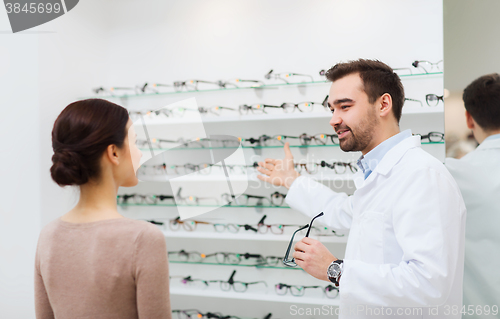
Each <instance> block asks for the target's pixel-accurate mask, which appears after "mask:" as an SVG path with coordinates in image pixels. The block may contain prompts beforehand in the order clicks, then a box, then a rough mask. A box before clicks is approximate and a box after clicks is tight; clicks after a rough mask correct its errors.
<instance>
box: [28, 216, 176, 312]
mask: <svg viewBox="0 0 500 319" xmlns="http://www.w3.org/2000/svg"><path fill="white" fill-rule="evenodd" d="M35 310H36V317H37V319H47V318H58V319H67V318H68V319H69V318H71V319H77V318H86V319H90V318H92V319H129V318H130V319H132V318H134V319H137V318H140V319H143V318H147V319H157V318H162V319H170V318H171V317H172V314H171V309H170V293H169V279H168V258H167V247H166V244H165V238H164V236H163V234H162V233H161V231H160V230H159V229H157V228H156V226H154V225H152V224H150V223H148V222H144V221H138V220H133V219H129V218H117V219H109V220H102V221H97V222H91V223H81V224H74V223H69V222H65V221H62V220H61V219H57V220H55V221H53V222H51V223H49V224H48V225H47V226H45V227H44V229H43V230H42V232H41V233H40V238H39V240H38V247H37V253H36V261H35Z"/></svg>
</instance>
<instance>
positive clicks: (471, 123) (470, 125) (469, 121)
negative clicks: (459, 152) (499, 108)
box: [465, 110, 475, 130]
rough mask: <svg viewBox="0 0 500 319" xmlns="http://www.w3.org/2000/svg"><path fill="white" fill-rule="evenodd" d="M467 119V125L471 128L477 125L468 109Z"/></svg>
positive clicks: (466, 112)
mask: <svg viewBox="0 0 500 319" xmlns="http://www.w3.org/2000/svg"><path fill="white" fill-rule="evenodd" d="M465 120H466V122H467V127H468V128H469V129H470V130H473V129H474V127H475V124H474V119H473V118H472V115H470V113H469V111H467V110H466V111H465Z"/></svg>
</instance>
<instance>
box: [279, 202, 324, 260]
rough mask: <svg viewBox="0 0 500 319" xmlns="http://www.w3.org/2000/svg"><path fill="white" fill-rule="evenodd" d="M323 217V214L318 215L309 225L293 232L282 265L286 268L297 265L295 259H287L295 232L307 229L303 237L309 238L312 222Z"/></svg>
mask: <svg viewBox="0 0 500 319" xmlns="http://www.w3.org/2000/svg"><path fill="white" fill-rule="evenodd" d="M323 215H324V214H323V212H321V213H319V214H318V215H316V216H314V218H313V219H311V222H310V223H309V224H307V225H304V226H302V227H300V228H299V229H297V230H296V231H294V232H293V235H292V238H291V239H290V243H289V244H288V248H287V249H286V253H285V257H283V265H285V266H287V267H297V263H296V262H295V258H293V257H292V259H288V258H289V257H288V256H289V255H290V250H291V249H292V245H293V238H294V237H295V234H297V232H299V231H301V230H304V229H306V228H307V233H306V236H305V237H309V233H310V232H311V227H312V224H313V222H314V220H315V219H316V218H318V217H321V216H323Z"/></svg>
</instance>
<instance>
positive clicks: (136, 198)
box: [116, 194, 175, 205]
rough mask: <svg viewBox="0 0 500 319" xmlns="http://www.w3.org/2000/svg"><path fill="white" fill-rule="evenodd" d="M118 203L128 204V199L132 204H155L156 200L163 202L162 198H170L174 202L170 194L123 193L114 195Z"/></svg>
mask: <svg viewBox="0 0 500 319" xmlns="http://www.w3.org/2000/svg"><path fill="white" fill-rule="evenodd" d="M116 200H117V204H118V205H126V204H129V201H130V202H132V203H133V204H147V205H155V204H158V202H163V201H164V200H169V201H170V200H171V201H172V202H173V203H175V202H174V197H173V196H172V195H155V194H148V195H140V194H123V195H117V196H116Z"/></svg>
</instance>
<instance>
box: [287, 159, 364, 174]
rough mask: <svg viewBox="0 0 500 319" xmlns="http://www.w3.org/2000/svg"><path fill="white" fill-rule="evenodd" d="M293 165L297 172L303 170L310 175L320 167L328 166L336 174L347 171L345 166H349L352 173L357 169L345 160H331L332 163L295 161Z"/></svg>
mask: <svg viewBox="0 0 500 319" xmlns="http://www.w3.org/2000/svg"><path fill="white" fill-rule="evenodd" d="M294 165H295V168H296V169H297V170H298V171H299V173H301V172H302V171H303V170H305V171H306V172H307V173H308V174H311V175H314V174H316V173H317V172H318V170H319V168H320V167H327V168H330V169H332V170H334V171H335V173H336V174H344V173H345V172H346V171H347V168H349V169H350V170H351V172H352V173H356V172H357V171H358V169H357V167H356V166H355V165H354V164H352V163H345V162H333V163H332V164H329V163H327V162H326V161H321V162H320V163H295V164H294Z"/></svg>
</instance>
